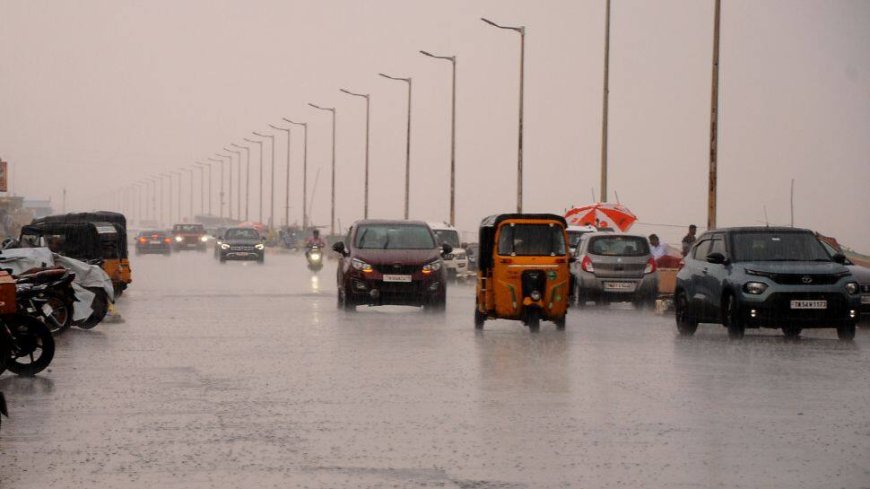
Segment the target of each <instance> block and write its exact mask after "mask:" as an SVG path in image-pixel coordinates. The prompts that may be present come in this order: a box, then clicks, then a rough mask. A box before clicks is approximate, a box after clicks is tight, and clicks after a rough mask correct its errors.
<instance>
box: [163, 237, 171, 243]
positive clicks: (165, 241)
mask: <svg viewBox="0 0 870 489" xmlns="http://www.w3.org/2000/svg"><path fill="white" fill-rule="evenodd" d="M163 242H164V243H166V244H169V243H171V242H172V240H171V239H169V238H166V239H164V240H163Z"/></svg>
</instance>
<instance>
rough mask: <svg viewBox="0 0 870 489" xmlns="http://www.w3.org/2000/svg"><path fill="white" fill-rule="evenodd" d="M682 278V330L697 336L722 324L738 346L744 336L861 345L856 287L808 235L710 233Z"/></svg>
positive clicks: (838, 260) (678, 294)
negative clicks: (754, 333) (826, 334)
mask: <svg viewBox="0 0 870 489" xmlns="http://www.w3.org/2000/svg"><path fill="white" fill-rule="evenodd" d="M684 260H685V266H684V267H683V268H682V269H681V270H680V271H679V273H677V284H676V288H675V295H674V306H675V309H676V320H677V329H678V330H679V332H680V334H682V335H686V336H688V335H692V334H694V333H695V330H696V329H697V327H698V323H699V322H709V323H721V324H723V325H724V326H726V327H727V328H728V336H729V337H730V338H732V339H739V338H742V337H743V333H744V331H745V329H746V328H760V327H765V328H782V332H783V334H785V336H786V337H797V336H798V335H800V333H801V330H802V329H805V328H836V329H837V336H839V338H840V339H841V340H851V339H853V338H854V337H855V323H856V322H857V320H858V314H859V309H860V295H859V294H860V291H859V287H858V283H857V282H856V281H855V279H854V278H853V277H852V275H851V273H850V272H849V270H848V269H846V267H845V266H843V263H844V261H845V257H844V256H843V255H841V254H834V255H832V254H830V253H828V252H827V251H826V250H825V248H824V247H823V246H822V245H821V243H819V241H818V240H817V239H816V237H815V235H814V234H813V233H812V232H811V231H809V230H805V229H796V228H775V227H746V228H728V229H717V230H714V231H708V232H706V233H704V234H703V235H702V236H701V237H700V238H698V240H697V242H696V243H695V245H694V246H693V247H692V249H691V250H690V252H689V254H688V255H687V256H686V257H685V259H684Z"/></svg>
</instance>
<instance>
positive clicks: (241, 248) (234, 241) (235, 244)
mask: <svg viewBox="0 0 870 489" xmlns="http://www.w3.org/2000/svg"><path fill="white" fill-rule="evenodd" d="M265 249H266V245H265V244H264V242H263V238H262V237H260V233H258V232H257V230H256V229H254V228H229V229H227V230H226V231H224V234H223V236H221V238H220V239H219V240H218V241H217V244H216V245H215V254H216V255H217V257H218V259H220V262H221V263H224V262H225V261H227V260H257V263H263V261H264V259H265V256H266V254H265Z"/></svg>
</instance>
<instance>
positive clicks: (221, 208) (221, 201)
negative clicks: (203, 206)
mask: <svg viewBox="0 0 870 489" xmlns="http://www.w3.org/2000/svg"><path fill="white" fill-rule="evenodd" d="M218 156H220V155H218ZM209 161H214V162H216V163H220V164H221V183H220V190H219V191H218V207H219V216H218V217H220V218H221V219H223V218H224V159H223V158H209Z"/></svg>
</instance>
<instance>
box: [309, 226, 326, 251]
mask: <svg viewBox="0 0 870 489" xmlns="http://www.w3.org/2000/svg"><path fill="white" fill-rule="evenodd" d="M315 246H317V247H318V248H321V249H322V248H326V241H324V240H323V238H321V237H320V230H319V229H315V230H314V231H312V232H311V237H310V238H308V239H306V240H305V252H306V253H308V252H309V251H311V248H313V247H315Z"/></svg>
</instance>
